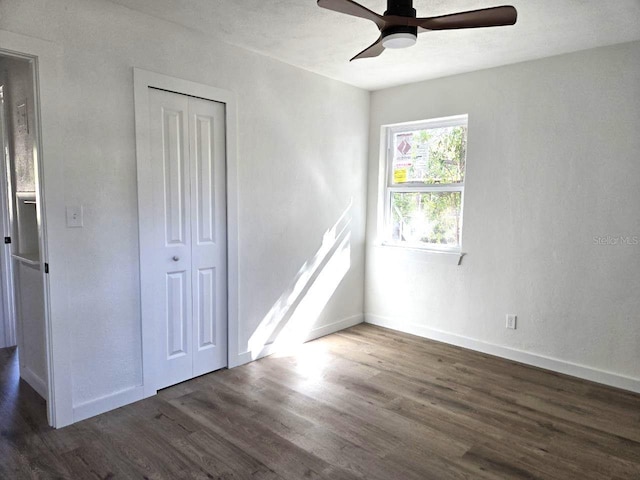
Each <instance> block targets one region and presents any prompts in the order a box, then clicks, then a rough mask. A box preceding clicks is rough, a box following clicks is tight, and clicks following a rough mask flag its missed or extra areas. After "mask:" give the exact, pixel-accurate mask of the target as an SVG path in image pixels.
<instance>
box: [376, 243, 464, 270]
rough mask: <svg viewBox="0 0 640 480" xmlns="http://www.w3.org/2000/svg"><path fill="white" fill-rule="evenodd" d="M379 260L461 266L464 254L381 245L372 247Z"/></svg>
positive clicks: (454, 251)
mask: <svg viewBox="0 0 640 480" xmlns="http://www.w3.org/2000/svg"><path fill="white" fill-rule="evenodd" d="M372 248H373V249H374V250H375V251H376V255H379V258H381V259H383V260H384V259H389V260H390V261H391V262H393V263H397V262H399V261H400V262H411V263H416V262H421V263H433V264H437V265H462V259H463V258H464V256H465V255H466V254H464V253H461V252H460V251H457V250H428V249H424V248H411V247H409V246H405V245H393V244H387V243H383V244H382V245H374V246H373V247H372Z"/></svg>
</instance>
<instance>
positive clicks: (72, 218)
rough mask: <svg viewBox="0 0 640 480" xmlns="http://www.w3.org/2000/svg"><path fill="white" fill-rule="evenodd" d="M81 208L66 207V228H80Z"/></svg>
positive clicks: (81, 221)
mask: <svg viewBox="0 0 640 480" xmlns="http://www.w3.org/2000/svg"><path fill="white" fill-rule="evenodd" d="M82 224H83V219H82V206H69V207H67V228H82Z"/></svg>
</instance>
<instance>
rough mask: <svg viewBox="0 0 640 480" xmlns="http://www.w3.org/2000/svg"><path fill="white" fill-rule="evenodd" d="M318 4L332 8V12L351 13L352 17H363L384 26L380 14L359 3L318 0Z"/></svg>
mask: <svg viewBox="0 0 640 480" xmlns="http://www.w3.org/2000/svg"><path fill="white" fill-rule="evenodd" d="M318 6H319V7H322V8H326V9H328V10H333V11H334V12H340V13H346V14H347V15H353V16H354V17H360V18H364V19H366V20H371V21H372V22H374V23H375V24H376V25H377V26H378V28H384V26H385V21H384V19H383V18H382V16H381V15H378V14H377V13H376V12H372V11H371V10H369V9H368V8H366V7H363V6H362V5H360V4H359V3H356V2H352V1H351V0H318Z"/></svg>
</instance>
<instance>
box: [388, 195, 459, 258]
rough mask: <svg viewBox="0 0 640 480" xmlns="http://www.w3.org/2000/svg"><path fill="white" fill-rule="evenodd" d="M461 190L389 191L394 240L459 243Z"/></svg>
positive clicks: (443, 243)
mask: <svg viewBox="0 0 640 480" xmlns="http://www.w3.org/2000/svg"><path fill="white" fill-rule="evenodd" d="M461 206H462V194H461V193H460V192H429V193H392V194H391V229H392V230H391V238H392V240H393V241H395V242H402V243H406V244H414V245H416V246H420V247H425V246H429V245H434V246H435V245H438V246H448V247H458V246H460V230H461V227H462V225H461V219H460V211H461Z"/></svg>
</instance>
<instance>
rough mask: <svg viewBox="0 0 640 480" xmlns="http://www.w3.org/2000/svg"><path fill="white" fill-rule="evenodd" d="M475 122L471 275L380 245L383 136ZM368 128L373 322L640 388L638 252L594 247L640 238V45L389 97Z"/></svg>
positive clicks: (467, 221) (468, 216)
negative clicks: (605, 239)
mask: <svg viewBox="0 0 640 480" xmlns="http://www.w3.org/2000/svg"><path fill="white" fill-rule="evenodd" d="M463 113H468V114H469V137H468V142H469V143H468V157H467V163H468V167H467V183H466V191H465V206H464V208H465V210H464V231H463V241H462V243H463V247H462V249H463V251H464V252H466V253H467V256H466V257H464V260H463V263H462V265H461V266H453V265H443V264H436V263H426V262H423V261H419V260H418V259H416V258H414V257H411V256H400V255H397V254H395V253H394V251H392V250H390V249H389V248H388V247H387V248H386V249H385V248H384V247H379V246H376V244H377V242H376V215H377V211H378V210H377V209H378V206H379V205H378V197H377V194H378V166H379V155H378V152H379V140H380V127H381V125H384V124H391V123H398V122H406V121H413V120H421V119H428V118H436V117H443V116H449V115H455V114H463ZM371 118H372V120H371V127H370V128H371V131H370V172H369V205H370V208H369V211H368V223H367V229H368V232H367V233H368V237H367V238H368V240H370V241H369V242H368V248H367V268H366V289H365V312H366V317H367V319H368V321H372V322H376V323H379V324H383V325H387V326H391V327H393V328H399V329H402V330H406V331H411V332H414V333H417V334H421V335H425V336H431V337H434V338H440V339H444V340H446V341H452V342H454V343H459V344H463V345H467V346H471V347H473V348H480V349H484V350H486V351H490V352H493V353H498V354H501V355H505V356H510V357H512V358H518V359H521V360H524V361H531V362H533V363H538V364H545V365H546V366H550V367H552V368H557V369H563V370H564V371H567V372H571V373H574V374H581V375H583V376H590V378H594V379H598V380H600V381H609V382H610V383H616V384H618V385H620V386H625V387H627V388H636V389H638V388H640V349H639V348H638V346H639V345H640V321H639V316H638V315H639V314H638V312H640V295H638V292H639V291H640V245H623V246H621V245H617V246H606V245H596V244H594V237H595V236H606V235H610V236H612V237H614V236H620V235H623V236H631V237H632V236H638V235H640V215H639V214H638V209H639V207H640V161H639V159H640V135H639V134H638V132H639V131H640V43H638V42H636V43H630V44H622V45H618V46H613V47H607V48H600V49H595V50H589V51H584V52H579V53H574V54H569V55H563V56H559V57H553V58H548V59H544V60H540V61H533V62H527V63H521V64H517V65H512V66H507V67H503V68H496V69H491V70H485V71H480V72H475V73H470V74H465V75H460V76H454V77H449V78H444V79H439V80H434V81H428V82H424V83H418V84H413V85H408V86H403V87H398V88H393V89H388V90H382V91H378V92H375V93H374V94H373V95H372V105H371ZM506 313H515V314H518V317H519V325H518V329H517V330H516V331H512V330H506V329H505V314H506ZM487 344H489V345H487ZM492 345H496V346H499V347H498V348H494V347H493V346H492ZM511 349H513V350H520V351H523V352H526V353H527V354H533V355H526V354H524V355H522V354H520V353H519V352H517V351H513V350H511ZM536 356H542V357H550V358H552V359H557V360H560V361H559V362H547V361H546V360H545V359H540V358H539V357H536ZM568 363H569V364H577V365H581V366H584V367H587V368H586V369H581V368H579V367H575V366H567V364H568ZM565 367H566V368H565ZM600 371H604V372H609V373H612V374H614V375H611V376H607V375H606V374H605V375H600ZM616 376H620V378H616ZM624 377H630V379H629V378H624Z"/></svg>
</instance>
